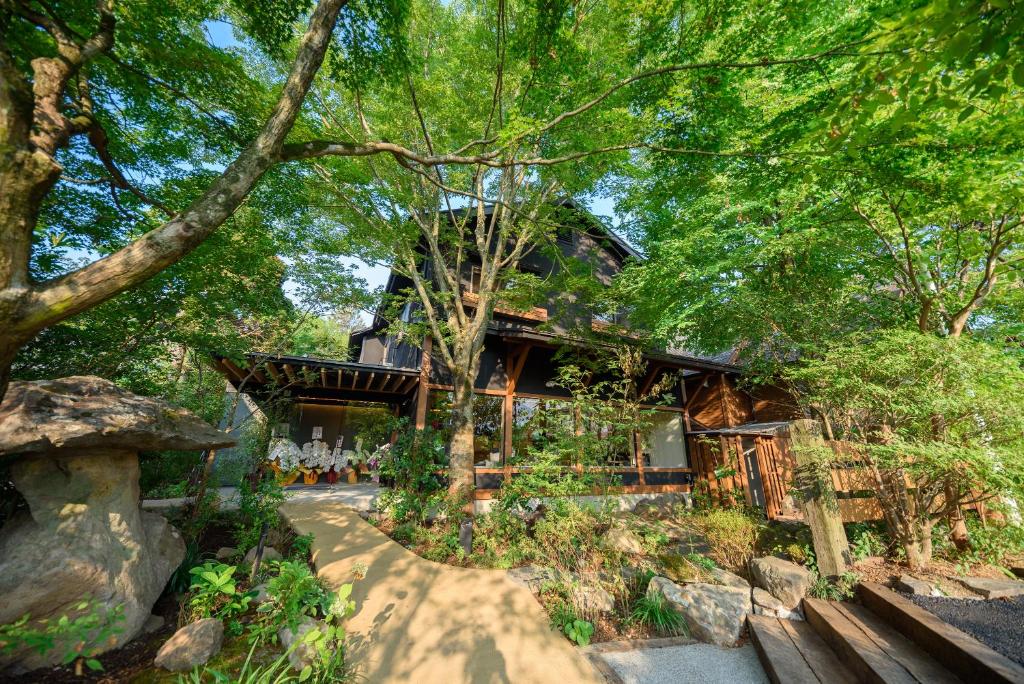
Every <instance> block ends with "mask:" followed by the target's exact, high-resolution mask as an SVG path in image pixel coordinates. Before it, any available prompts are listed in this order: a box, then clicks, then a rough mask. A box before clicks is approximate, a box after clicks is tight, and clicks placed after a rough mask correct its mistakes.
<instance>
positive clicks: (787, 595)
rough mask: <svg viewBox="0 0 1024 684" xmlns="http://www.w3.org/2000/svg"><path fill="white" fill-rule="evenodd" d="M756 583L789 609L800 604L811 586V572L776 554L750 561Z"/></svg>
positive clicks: (751, 572)
mask: <svg viewBox="0 0 1024 684" xmlns="http://www.w3.org/2000/svg"><path fill="white" fill-rule="evenodd" d="M750 574H751V575H752V576H753V578H754V583H755V584H757V585H758V586H759V587H761V588H762V589H765V590H767V591H768V593H770V594H771V595H772V596H774V597H775V598H777V599H779V601H781V602H782V605H784V606H785V607H786V608H788V609H789V610H793V609H795V608H796V607H797V606H799V605H800V601H801V600H802V599H803V598H804V596H806V595H807V590H808V589H809V588H810V586H811V573H810V571H808V570H807V568H804V567H803V566H800V565H797V564H796V563H792V562H790V561H788V560H783V559H782V558H777V557H775V556H765V557H764V558H755V559H754V560H752V561H750Z"/></svg>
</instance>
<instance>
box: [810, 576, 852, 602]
mask: <svg viewBox="0 0 1024 684" xmlns="http://www.w3.org/2000/svg"><path fill="white" fill-rule="evenodd" d="M859 581H860V578H859V577H858V576H857V573H855V572H845V573H843V574H842V576H840V577H839V578H838V579H837V580H836V581H835V582H833V581H831V580H829V579H828V578H827V577H822V576H821V575H819V574H818V572H817V570H815V571H814V572H813V573H812V582H811V586H810V587H809V588H808V590H807V593H808V594H810V595H811V596H813V597H814V598H819V599H824V600H826V601H848V600H849V599H851V598H853V594H854V591H855V590H856V589H857V582H859Z"/></svg>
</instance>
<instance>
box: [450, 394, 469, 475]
mask: <svg viewBox="0 0 1024 684" xmlns="http://www.w3.org/2000/svg"><path fill="white" fill-rule="evenodd" d="M454 381H455V387H454V392H453V397H452V441H451V446H450V455H449V465H448V491H449V493H451V494H453V495H461V494H462V493H464V492H467V491H471V490H472V489H473V485H474V477H473V456H474V455H473V438H474V434H473V382H472V380H470V379H469V377H462V378H459V377H456V378H454Z"/></svg>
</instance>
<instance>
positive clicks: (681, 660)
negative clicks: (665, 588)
mask: <svg viewBox="0 0 1024 684" xmlns="http://www.w3.org/2000/svg"><path fill="white" fill-rule="evenodd" d="M596 657H599V658H602V659H603V660H604V661H605V662H606V663H608V665H609V666H610V667H611V669H612V671H613V672H614V673H615V674H614V678H613V681H615V680H617V681H615V684H677V683H678V682H699V683H700V684H768V682H769V680H768V675H767V674H765V671H764V668H763V667H761V662H760V661H759V660H758V659H757V652H756V651H755V650H754V647H753V646H752V645H750V644H745V645H743V646H740V647H739V648H723V647H721V646H712V645H711V644H690V645H687V646H669V647H666V648H640V649H634V650H629V651H618V652H609V653H600V654H598V655H597V656H596Z"/></svg>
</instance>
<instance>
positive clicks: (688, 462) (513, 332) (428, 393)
mask: <svg viewBox="0 0 1024 684" xmlns="http://www.w3.org/2000/svg"><path fill="white" fill-rule="evenodd" d="M580 215H581V220H580V221H579V224H578V227H577V228H575V229H573V230H566V231H565V232H564V233H560V234H559V236H558V239H557V249H558V250H559V251H560V252H561V255H560V257H561V258H552V257H551V254H545V253H543V252H542V251H534V252H532V253H531V254H530V255H528V256H527V257H526V258H525V259H524V260H523V263H522V264H521V265H520V268H521V269H523V270H527V271H529V272H532V273H536V274H538V275H540V276H546V275H549V274H551V273H552V272H553V270H554V269H558V268H559V265H558V264H559V262H562V263H564V260H577V261H583V262H585V263H587V264H589V265H590V266H591V270H592V273H593V275H594V277H595V278H597V279H598V280H599V281H602V282H605V283H608V282H610V281H611V278H612V277H613V276H614V275H615V274H616V273H618V272H619V271H620V270H621V269H622V267H623V264H624V262H625V261H626V260H627V259H630V258H639V255H637V254H636V253H635V252H634V251H633V249H632V248H631V247H630V246H629V245H628V244H627V243H626V242H624V241H623V240H621V239H620V238H618V237H617V236H616V235H615V234H614V233H613V232H611V231H609V230H607V229H605V228H604V227H603V226H601V225H600V224H599V223H597V222H596V221H593V220H592V219H589V218H588V217H587V216H586V215H585V214H583V213H582V212H581V213H580ZM474 278H477V271H476V270H475V269H474V267H473V266H472V265H471V264H470V265H468V266H467V268H466V270H465V273H463V277H462V281H463V282H462V285H463V291H462V297H463V298H464V301H465V302H466V303H467V305H472V303H473V301H474V297H475V292H474V290H475V281H474ZM409 285H410V283H409V281H408V280H407V279H405V278H404V277H402V276H400V275H398V274H397V273H394V272H392V274H391V276H390V278H389V279H388V283H387V286H386V289H387V291H388V292H390V293H397V292H400V291H402V290H404V289H405V288H407V287H409ZM416 308H417V307H416V305H415V304H409V305H407V306H406V308H405V309H403V310H402V312H401V314H400V315H401V316H403V317H407V318H406V320H409V319H411V318H412V317H414V316H415V315H416ZM610 325H619V326H627V327H628V323H627V322H626V321H625V320H624V318H620V319H619V320H615V321H609V320H608V319H607V318H605V317H602V316H599V315H595V314H594V313H592V312H591V311H588V310H587V309H586V307H585V306H582V305H578V304H577V303H576V302H574V301H573V298H572V295H571V293H565V292H557V291H556V292H551V293H550V294H549V296H548V297H547V299H546V300H545V301H542V302H539V303H538V306H535V307H533V308H532V309H530V310H527V311H513V310H506V309H501V308H498V309H496V310H495V312H494V317H493V320H492V321H491V324H490V327H489V330H488V334H487V338H486V342H485V345H484V349H483V353H482V358H481V363H480V371H479V374H478V376H477V378H476V383H475V388H476V389H475V391H476V397H475V404H474V413H475V416H476V423H477V426H476V448H475V452H476V453H475V474H476V478H475V479H476V493H475V496H476V497H477V499H488V498H490V497H492V496H493V494H494V493H495V491H496V490H497V489H498V488H499V487H500V486H501V484H502V482H503V481H504V480H506V479H507V478H510V477H515V476H516V472H517V470H516V468H515V467H513V465H512V457H513V456H514V455H518V454H522V453H524V451H525V450H526V449H528V447H529V445H530V443H531V440H532V439H534V437H535V436H536V435H537V434H539V433H543V430H544V427H545V421H551V420H554V419H556V418H557V416H558V414H559V413H560V412H562V411H564V410H565V407H566V400H567V399H568V398H569V395H568V392H567V391H565V390H564V389H563V388H561V387H559V386H558V385H557V384H556V383H554V382H553V380H554V378H555V366H556V363H557V361H556V352H557V351H558V350H559V349H560V348H563V347H565V346H566V345H577V346H579V345H584V346H585V345H587V344H592V342H589V341H587V339H586V338H585V337H581V336H579V335H578V334H577V333H578V331H579V330H580V329H581V328H584V329H587V330H593V331H604V330H606V329H607V328H608V327H609V326H610ZM388 328H389V325H388V321H386V320H385V319H384V317H383V316H382V315H377V316H376V317H375V319H374V321H373V323H372V325H371V326H369V327H368V328H367V329H365V330H362V331H359V332H357V333H355V334H354V335H353V336H352V340H351V351H350V359H351V360H336V359H323V358H312V357H296V356H274V355H265V354H252V355H250V356H249V357H248V359H247V364H246V365H244V366H239V365H237V364H235V363H232V362H231V361H230V360H228V359H218V360H217V363H218V364H219V367H220V369H221V371H222V372H223V373H224V375H225V376H226V377H227V378H228V380H229V381H230V382H231V383H232V384H233V385H234V386H235V387H236V388H237V389H240V390H242V391H244V392H246V393H249V394H250V395H253V396H254V397H255V398H256V399H257V401H259V400H260V397H261V396H263V397H265V396H269V395H270V394H271V393H272V392H278V393H281V392H283V393H284V394H285V395H286V396H287V397H288V400H289V401H290V402H291V404H292V406H293V414H292V419H291V422H290V424H289V426H288V431H289V433H290V434H289V436H290V438H291V439H292V440H293V441H295V442H296V443H297V444H300V445H301V444H303V443H304V442H307V441H310V440H311V439H313V436H314V434H319V435H320V437H319V438H320V439H322V440H323V441H326V442H327V443H328V444H335V443H336V442H337V440H338V439H339V438H340V439H341V440H342V443H343V444H348V445H351V444H352V440H353V439H354V438H355V436H356V433H357V429H356V428H355V427H353V425H354V424H357V423H359V422H360V420H362V418H360V415H363V417H365V413H366V412H367V411H372V410H375V411H378V412H388V413H390V414H392V415H398V416H408V417H409V419H410V421H411V422H414V423H415V425H416V426H417V427H419V428H422V427H424V426H426V425H431V426H433V427H435V428H437V429H443V428H444V425H445V424H446V422H447V420H448V414H447V411H446V407H447V406H448V405H449V402H450V396H451V385H450V376H449V373H448V369H447V368H445V366H444V363H443V362H442V360H441V358H440V357H439V355H438V354H437V353H435V351H434V350H433V349H432V346H433V345H432V343H431V340H430V339H429V338H428V339H426V340H425V341H424V343H423V344H422V345H421V346H413V345H410V344H408V343H406V342H404V341H402V340H401V339H399V338H398V337H396V336H394V335H392V334H389V331H388ZM645 360H646V361H647V369H646V374H645V376H644V377H643V378H642V380H640V382H639V387H640V390H641V392H640V393H641V394H644V393H645V390H646V388H649V387H651V386H652V385H653V383H656V382H660V381H661V380H662V379H663V378H664V377H665V376H666V374H667V375H669V376H672V381H671V386H670V388H669V399H670V400H669V401H668V402H667V403H662V404H659V405H657V406H651V407H649V408H651V409H653V410H654V411H655V413H654V428H653V430H651V431H650V433H649V434H647V435H639V434H637V435H633V436H632V438H631V439H629V440H628V445H629V446H628V447H627V448H624V449H619V450H618V453H609V454H608V458H607V462H606V463H605V464H604V466H603V467H605V468H607V469H609V470H610V471H612V472H613V473H615V475H617V476H618V482H619V483H620V487H619V489H620V491H621V493H624V494H654V493H668V492H673V493H684V492H689V491H691V489H692V488H693V487H694V485H695V482H696V481H698V480H701V479H709V478H710V481H712V482H713V483H715V484H717V483H718V482H719V480H722V479H723V477H725V476H724V475H723V473H725V472H730V471H735V474H734V475H731V477H733V480H734V483H735V484H737V486H740V488H741V489H742V490H743V491H744V496H746V497H747V499H748V500H749V501H750V502H751V503H753V504H757V505H762V506H764V507H766V509H770V510H777V511H779V512H782V510H783V506H782V502H781V499H782V498H783V497H784V492H781V491H778V487H776V483H777V480H778V478H777V477H776V476H775V475H774V474H771V473H768V472H762V471H765V470H772V471H773V473H774V471H775V470H777V469H778V468H777V465H776V464H774V463H773V462H771V461H769V460H766V459H767V458H768V456H770V453H769V450H768V448H767V447H764V446H763V444H765V443H768V442H770V440H771V436H770V435H771V433H772V431H773V430H776V429H777V428H778V427H779V426H783V425H784V424H785V423H784V421H787V420H789V419H790V418H791V417H793V415H794V408H793V406H792V403H791V402H790V401H789V399H788V397H787V396H786V395H785V393H783V392H780V391H775V390H770V391H759V392H757V393H755V394H751V393H749V392H747V391H745V390H744V389H742V382H741V378H742V375H743V368H742V367H741V366H739V365H737V364H736V363H735V362H734V359H733V358H731V356H730V355H728V354H727V355H724V356H721V357H708V356H702V355H698V354H692V353H688V352H685V351H682V350H673V349H650V350H648V351H647V352H646V353H645ZM623 441H625V440H623ZM716 445H717V446H716ZM758 445H761V446H760V448H759V447H758ZM741 456H742V458H740V457H741ZM762 457H763V458H762ZM730 458H731V459H732V465H731V466H730ZM759 458H761V460H759ZM736 478H740V479H742V484H740V483H739V481H738V480H736ZM722 486H724V483H723V484H722Z"/></svg>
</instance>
